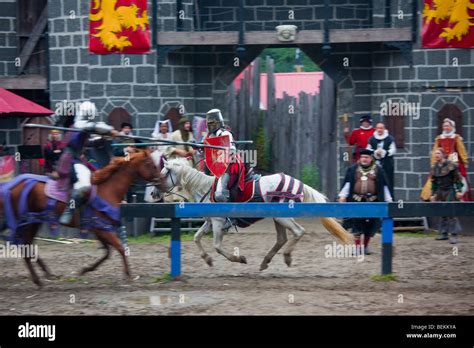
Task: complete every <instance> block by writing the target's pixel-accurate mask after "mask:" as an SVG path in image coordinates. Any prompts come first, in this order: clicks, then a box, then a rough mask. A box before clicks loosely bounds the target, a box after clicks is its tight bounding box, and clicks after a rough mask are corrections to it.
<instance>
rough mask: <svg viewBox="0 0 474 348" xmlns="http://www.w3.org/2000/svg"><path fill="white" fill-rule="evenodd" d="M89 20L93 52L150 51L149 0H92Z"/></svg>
mask: <svg viewBox="0 0 474 348" xmlns="http://www.w3.org/2000/svg"><path fill="white" fill-rule="evenodd" d="M89 20H90V22H89V51H90V52H91V53H96V54H111V53H121V54H122V53H123V54H144V53H149V52H150V46H151V39H150V23H149V20H148V11H147V0H91V7H90V15H89Z"/></svg>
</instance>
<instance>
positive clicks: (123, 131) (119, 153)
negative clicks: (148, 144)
mask: <svg viewBox="0 0 474 348" xmlns="http://www.w3.org/2000/svg"><path fill="white" fill-rule="evenodd" d="M119 135H121V136H122V137H120V138H116V141H115V143H116V144H122V143H129V142H135V140H134V139H131V138H126V137H125V136H127V135H133V127H132V125H131V124H130V123H128V122H123V123H122V124H121V125H120V132H119ZM129 152H133V147H131V146H127V147H119V146H115V147H114V149H113V155H114V156H115V157H124V156H125V154H126V153H129Z"/></svg>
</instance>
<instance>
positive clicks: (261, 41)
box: [158, 28, 411, 46]
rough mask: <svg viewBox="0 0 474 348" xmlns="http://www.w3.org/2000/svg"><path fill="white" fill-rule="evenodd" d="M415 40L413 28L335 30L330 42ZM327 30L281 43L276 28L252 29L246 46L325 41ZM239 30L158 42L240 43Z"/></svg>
mask: <svg viewBox="0 0 474 348" xmlns="http://www.w3.org/2000/svg"><path fill="white" fill-rule="evenodd" d="M385 41H411V28H375V29H333V30H331V32H330V43H352V42H385ZM323 42H324V31H323V30H300V31H299V32H298V34H297V36H296V40H295V41H290V42H281V41H279V40H278V38H277V35H276V31H249V32H246V33H245V44H246V45H298V44H322V43H323ZM238 43H239V33H238V32H237V31H188V32H174V31H169V32H168V31H165V32H160V33H159V35H158V45H163V46H168V45H180V46H200V45H237V44H238Z"/></svg>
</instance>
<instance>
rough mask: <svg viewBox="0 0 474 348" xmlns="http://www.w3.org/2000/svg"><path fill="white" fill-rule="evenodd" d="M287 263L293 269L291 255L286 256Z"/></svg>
mask: <svg viewBox="0 0 474 348" xmlns="http://www.w3.org/2000/svg"><path fill="white" fill-rule="evenodd" d="M284 257H285V263H286V265H287V266H288V267H291V255H285V256H284Z"/></svg>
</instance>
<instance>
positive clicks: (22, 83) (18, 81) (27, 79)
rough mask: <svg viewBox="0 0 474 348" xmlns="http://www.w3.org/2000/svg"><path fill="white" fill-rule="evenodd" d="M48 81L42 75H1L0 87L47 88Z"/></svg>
mask: <svg viewBox="0 0 474 348" xmlns="http://www.w3.org/2000/svg"><path fill="white" fill-rule="evenodd" d="M47 86H48V81H47V79H46V77H44V76H41V75H21V76H18V77H0V87H2V88H5V89H46V88H47Z"/></svg>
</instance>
